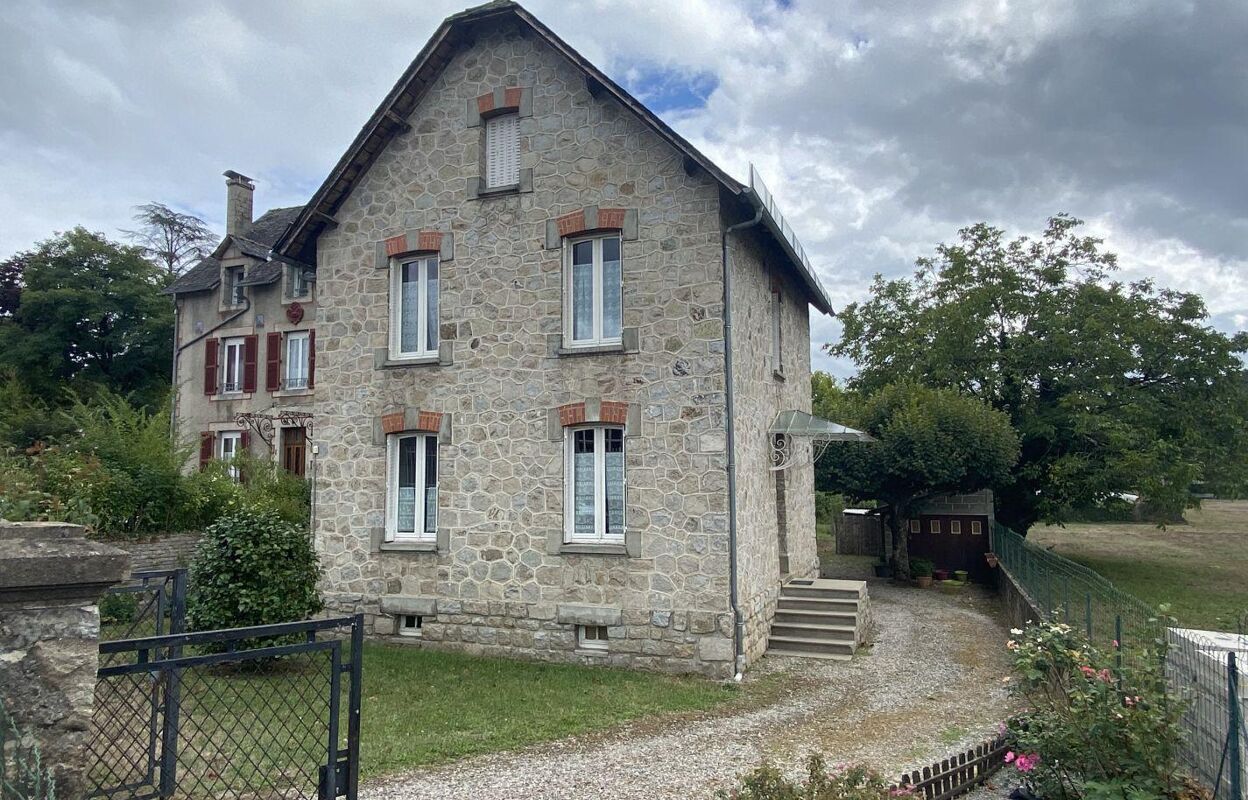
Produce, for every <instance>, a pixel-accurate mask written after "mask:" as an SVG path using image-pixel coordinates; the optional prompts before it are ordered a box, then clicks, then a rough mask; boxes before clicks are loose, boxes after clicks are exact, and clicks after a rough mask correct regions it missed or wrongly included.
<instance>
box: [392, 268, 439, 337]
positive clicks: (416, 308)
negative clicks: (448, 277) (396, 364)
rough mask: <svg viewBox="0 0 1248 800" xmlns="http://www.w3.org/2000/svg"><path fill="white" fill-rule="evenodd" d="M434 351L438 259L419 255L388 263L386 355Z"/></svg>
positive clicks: (436, 322) (436, 327)
mask: <svg viewBox="0 0 1248 800" xmlns="http://www.w3.org/2000/svg"><path fill="white" fill-rule="evenodd" d="M437 352H438V259H437V258H436V257H429V258H419V259H416V260H415V261H405V262H402V263H397V264H395V265H394V266H393V267H391V283H390V357H391V358H417V357H420V356H431V355H437Z"/></svg>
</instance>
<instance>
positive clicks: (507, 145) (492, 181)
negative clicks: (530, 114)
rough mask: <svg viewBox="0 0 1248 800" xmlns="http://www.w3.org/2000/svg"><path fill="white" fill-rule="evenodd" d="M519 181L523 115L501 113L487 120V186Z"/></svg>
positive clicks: (493, 187)
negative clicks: (521, 121) (521, 118)
mask: <svg viewBox="0 0 1248 800" xmlns="http://www.w3.org/2000/svg"><path fill="white" fill-rule="evenodd" d="M518 183H520V115H519V114H518V113H514V112H513V113H510V114H499V115H498V116H496V117H490V118H489V119H487V120H486V121H485V188H486V189H501V188H505V187H507V186H515V185H516V184H518Z"/></svg>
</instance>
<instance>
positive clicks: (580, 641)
mask: <svg viewBox="0 0 1248 800" xmlns="http://www.w3.org/2000/svg"><path fill="white" fill-rule="evenodd" d="M609 642H610V639H609V637H608V635H607V626H606V625H577V626H576V646H577V647H578V648H580V649H581V650H606V649H607V647H608V646H609Z"/></svg>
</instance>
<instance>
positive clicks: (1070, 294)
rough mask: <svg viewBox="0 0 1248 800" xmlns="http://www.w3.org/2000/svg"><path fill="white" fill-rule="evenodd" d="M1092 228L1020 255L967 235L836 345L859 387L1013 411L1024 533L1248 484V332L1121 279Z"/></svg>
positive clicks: (1013, 513)
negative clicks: (1084, 511) (1073, 515)
mask: <svg viewBox="0 0 1248 800" xmlns="http://www.w3.org/2000/svg"><path fill="white" fill-rule="evenodd" d="M1081 224H1082V223H1081V222H1080V221H1079V220H1077V219H1074V218H1072V217H1069V216H1066V215H1058V216H1056V217H1053V218H1052V219H1050V220H1049V224H1048V227H1047V229H1046V230H1045V232H1044V234H1043V235H1042V236H1041V237H1040V238H1039V239H1038V240H1032V239H1029V238H1027V237H1019V238H1017V239H1014V240H1013V241H1009V242H1007V241H1006V240H1005V234H1004V232H1003V231H1001V230H1000V229H997V228H993V227H990V226H988V225H986V224H982V223H981V224H977V225H973V226H971V227H969V228H965V229H963V230H961V231H960V232H959V238H958V241H957V242H956V243H954V244H945V245H941V246H939V247H938V248H937V250H936V254H935V255H934V256H932V257H929V258H922V259H919V261H918V263H917V269H916V271H915V274H914V276H913V277H911V278H908V279H899V280H884V279H883V278H881V277H879V276H877V277H876V280H875V283H874V285H873V287H872V296H871V298H870V299H869V300H867V301H866V302H864V303H860V304H859V303H855V304H852V305H850V306H849V307H847V308H846V309H845V310H844V311H843V312H842V313H841V315H840V317H841V321H842V323H843V325H844V331H843V334H842V338H841V340H840V341H839V342H837V343H835V344H833V345H829V346H828V350H829V351H830V352H831V353H833V354H835V355H838V356H847V357H849V358H852V359H853V360H854V361H855V362H856V363H857V365H858V368H859V373H858V376H857V377H856V378H854V379H853V380H852V381H851V383H850V387H851V388H853V389H859V390H862V391H864V392H867V393H870V392H872V391H875V390H876V389H878V388H879V387H881V386H884V385H886V384H889V383H891V382H894V381H898V380H912V381H916V382H919V383H922V384H924V385H928V386H934V387H949V388H954V389H957V390H959V391H962V392H965V393H968V394H970V395H973V396H975V397H978V398H980V399H982V400H984V401H986V402H987V403H989V404H991V405H992V406H993V407H994V408H997V409H1000V410H1001V411H1003V412H1005V413H1006V414H1007V415H1008V416H1009V419H1010V421H1011V422H1012V424H1013V425H1014V427H1015V429H1016V430H1017V431H1018V433H1019V435H1020V437H1021V440H1022V450H1021V457H1020V458H1019V460H1018V463H1017V465H1015V467H1014V469H1013V471H1012V474H1011V476H1010V480H1009V481H1008V483H1007V484H1006V485H1004V486H1001V487H998V488H997V501H998V511H997V516H998V518H999V519H1001V521H1002V522H1004V523H1006V524H1008V525H1010V526H1012V527H1014V528H1016V529H1018V530H1020V531H1024V532H1025V531H1026V530H1027V529H1028V528H1029V527H1030V526H1031V525H1032V524H1034V523H1035V522H1037V521H1039V520H1046V521H1051V522H1060V521H1061V520H1062V519H1063V516H1064V515H1065V514H1066V513H1068V512H1069V510H1070V509H1073V508H1086V507H1091V506H1094V505H1097V504H1098V503H1100V502H1102V501H1103V500H1105V499H1107V498H1109V497H1112V496H1114V495H1115V494H1117V493H1120V492H1135V493H1139V494H1142V495H1144V496H1145V497H1146V498H1147V499H1148V501H1149V503H1150V505H1151V506H1152V507H1153V508H1154V509H1157V510H1159V511H1162V512H1168V513H1181V511H1182V509H1183V508H1185V507H1186V506H1187V505H1188V504H1189V503H1190V502H1192V501H1191V497H1190V491H1189V490H1190V486H1191V484H1192V483H1193V481H1202V480H1203V481H1205V482H1206V483H1207V484H1209V485H1213V486H1216V487H1220V488H1222V489H1223V490H1224V491H1225V490H1227V489H1228V488H1231V487H1240V486H1243V483H1244V479H1245V476H1248V426H1245V425H1244V419H1245V417H1246V416H1248V390H1246V385H1245V381H1244V376H1243V363H1242V362H1241V360H1240V358H1239V357H1238V354H1241V353H1244V352H1245V351H1248V334H1244V333H1239V334H1236V335H1234V336H1227V335H1225V334H1223V333H1220V332H1218V331H1216V330H1214V329H1212V328H1211V327H1209V326H1208V325H1207V324H1206V320H1207V318H1208V312H1207V311H1206V309H1205V305H1204V303H1203V302H1202V300H1201V299H1200V298H1199V297H1198V296H1196V295H1193V294H1189V293H1184V292H1175V291H1170V290H1166V289H1158V288H1157V287H1156V286H1154V285H1153V283H1152V282H1150V281H1139V282H1135V283H1123V282H1120V281H1114V280H1111V279H1110V277H1109V276H1110V274H1111V273H1112V272H1113V270H1115V269H1116V266H1117V259H1116V257H1115V256H1114V254H1112V253H1108V252H1104V251H1103V250H1102V249H1101V244H1102V242H1101V241H1100V240H1099V239H1095V238H1092V237H1087V236H1081V235H1079V233H1078V231H1077V229H1078V227H1079V226H1080V225H1081Z"/></svg>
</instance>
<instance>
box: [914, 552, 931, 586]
mask: <svg viewBox="0 0 1248 800" xmlns="http://www.w3.org/2000/svg"><path fill="white" fill-rule="evenodd" d="M934 566H935V565H933V564H932V562H931V561H930V560H929V559H926V558H912V559H910V574H911V575H913V576H914V582H915V583H917V584H918V585H919V588H920V589H927V588H929V587H931V585H932V570H933V568H934Z"/></svg>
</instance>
